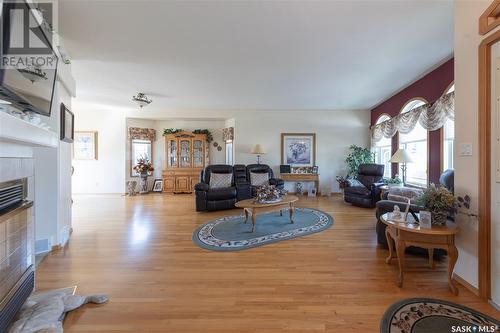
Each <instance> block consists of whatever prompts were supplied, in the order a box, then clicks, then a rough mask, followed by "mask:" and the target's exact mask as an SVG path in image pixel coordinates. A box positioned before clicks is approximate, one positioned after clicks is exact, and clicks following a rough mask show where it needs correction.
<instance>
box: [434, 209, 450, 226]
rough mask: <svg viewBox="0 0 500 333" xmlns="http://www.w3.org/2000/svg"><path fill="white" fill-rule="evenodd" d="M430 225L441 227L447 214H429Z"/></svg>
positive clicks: (444, 223)
mask: <svg viewBox="0 0 500 333" xmlns="http://www.w3.org/2000/svg"><path fill="white" fill-rule="evenodd" d="M431 214H432V225H437V226H443V225H446V221H447V220H448V214H447V213H446V212H431Z"/></svg>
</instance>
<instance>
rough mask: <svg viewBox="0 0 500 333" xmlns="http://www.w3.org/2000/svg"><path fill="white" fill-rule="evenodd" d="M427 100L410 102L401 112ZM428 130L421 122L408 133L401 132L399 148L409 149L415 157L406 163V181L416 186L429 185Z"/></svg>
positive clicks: (407, 110)
mask: <svg viewBox="0 0 500 333" xmlns="http://www.w3.org/2000/svg"><path fill="white" fill-rule="evenodd" d="M425 103H426V101H424V100H422V99H415V100H412V101H410V102H408V103H407V104H406V105H405V107H404V108H403V109H402V110H401V113H405V112H409V111H411V110H413V109H415V108H417V107H419V106H421V105H424V104H425ZM427 134H428V133H427V130H426V129H425V128H423V127H422V126H421V125H420V124H419V123H417V125H416V126H415V128H414V129H413V130H412V131H411V132H410V133H408V134H402V133H399V148H402V149H405V150H406V151H408V152H409V153H410V154H411V156H412V159H413V162H412V163H408V164H407V165H406V167H407V169H406V183H407V184H410V185H415V186H427V150H428V148H427Z"/></svg>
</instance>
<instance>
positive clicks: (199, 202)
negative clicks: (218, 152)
mask: <svg viewBox="0 0 500 333" xmlns="http://www.w3.org/2000/svg"><path fill="white" fill-rule="evenodd" d="M212 173H230V174H232V175H233V177H232V180H231V186H230V187H227V188H216V189H211V188H210V187H209V184H210V176H211V174H212ZM194 190H195V196H196V211H197V212H200V211H205V210H210V211H211V210H221V209H231V208H234V204H235V203H236V198H237V191H236V185H235V182H234V170H233V167H232V166H231V165H225V164H214V165H209V166H207V167H206V168H205V169H204V170H203V171H202V172H201V182H200V183H198V184H196V185H195V187H194Z"/></svg>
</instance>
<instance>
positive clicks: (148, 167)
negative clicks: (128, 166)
mask: <svg viewBox="0 0 500 333" xmlns="http://www.w3.org/2000/svg"><path fill="white" fill-rule="evenodd" d="M154 170H155V168H154V167H153V164H152V163H151V161H150V160H149V159H148V158H147V157H141V158H139V159H137V164H136V165H135V166H134V171H135V172H137V173H140V174H145V173H150V172H152V171H154Z"/></svg>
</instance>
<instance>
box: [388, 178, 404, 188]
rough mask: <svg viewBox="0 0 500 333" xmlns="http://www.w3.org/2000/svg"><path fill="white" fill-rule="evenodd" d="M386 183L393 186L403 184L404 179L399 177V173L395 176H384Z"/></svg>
mask: <svg viewBox="0 0 500 333" xmlns="http://www.w3.org/2000/svg"><path fill="white" fill-rule="evenodd" d="M384 184H385V185H387V186H389V187H390V188H391V187H397V186H402V185H403V181H402V180H401V178H399V175H396V176H394V178H389V177H384Z"/></svg>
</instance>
